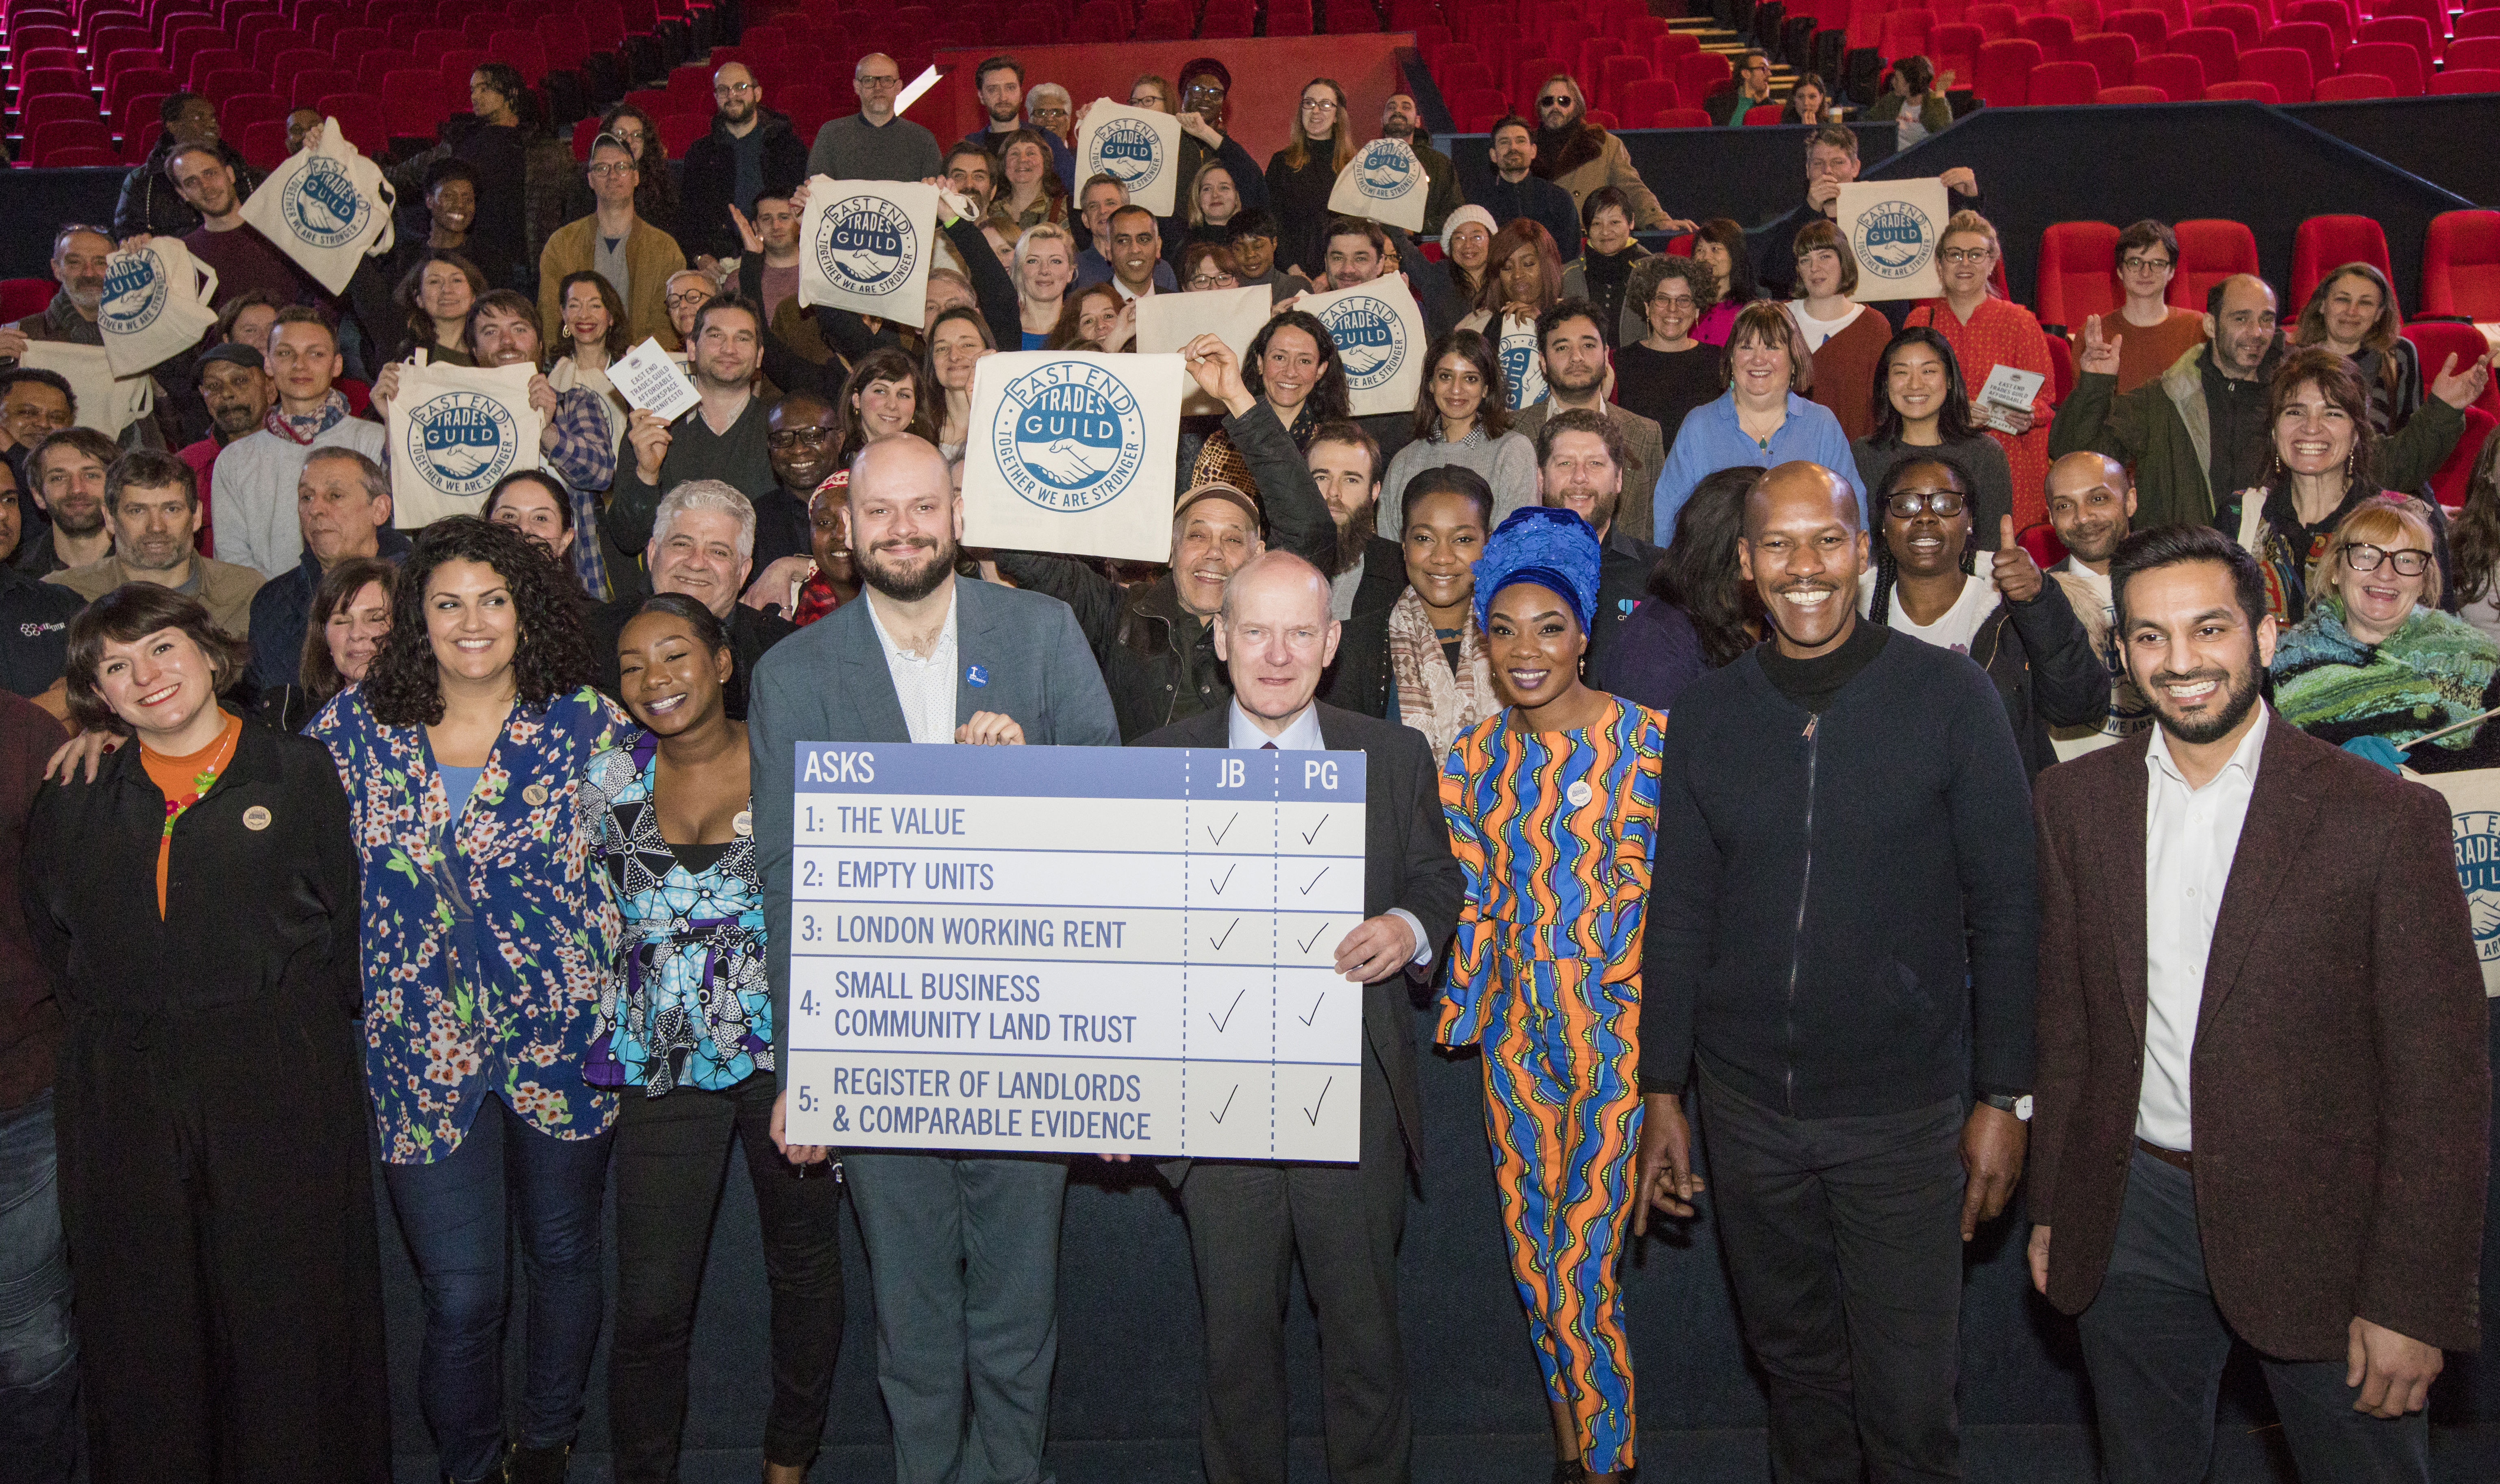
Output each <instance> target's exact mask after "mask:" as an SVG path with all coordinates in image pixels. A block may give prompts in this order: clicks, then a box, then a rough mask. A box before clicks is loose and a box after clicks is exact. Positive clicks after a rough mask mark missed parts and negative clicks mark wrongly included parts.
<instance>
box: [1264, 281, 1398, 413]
mask: <svg viewBox="0 0 2500 1484" xmlns="http://www.w3.org/2000/svg"><path fill="white" fill-rule="evenodd" d="M1294 307H1295V308H1298V309H1300V310H1302V311H1304V312H1305V313H1308V314H1310V315H1311V316H1312V317H1314V318H1316V319H1317V320H1318V321H1319V322H1320V323H1321V324H1323V325H1326V326H1327V327H1328V332H1329V339H1332V340H1334V341H1335V342H1336V354H1337V359H1338V360H1340V361H1343V362H1344V363H1345V384H1346V388H1347V390H1348V391H1350V392H1351V393H1352V394H1353V397H1352V402H1353V410H1354V415H1355V416H1357V417H1370V416H1372V415H1374V414H1375V413H1381V412H1412V411H1414V410H1415V398H1416V396H1417V395H1418V394H1419V393H1421V392H1422V391H1423V389H1424V352H1425V351H1426V350H1428V349H1430V348H1431V343H1432V337H1431V332H1430V331H1429V330H1427V329H1426V328H1425V327H1424V311H1423V310H1422V309H1421V308H1419V307H1417V306H1416V304H1415V295H1414V293H1413V292H1412V291H1411V290H1409V289H1408V288H1407V287H1406V279H1405V277H1404V275H1402V274H1381V275H1380V276H1379V277H1377V278H1374V279H1372V280H1371V281H1370V282H1369V283H1358V284H1356V285H1355V286H1354V287H1352V288H1350V289H1339V290H1337V291H1336V292H1335V293H1333V294H1314V295H1310V296H1307V297H1305V298H1304V299H1303V300H1302V301H1301V302H1300V303H1299V304H1297V305H1295V306H1294Z"/></svg>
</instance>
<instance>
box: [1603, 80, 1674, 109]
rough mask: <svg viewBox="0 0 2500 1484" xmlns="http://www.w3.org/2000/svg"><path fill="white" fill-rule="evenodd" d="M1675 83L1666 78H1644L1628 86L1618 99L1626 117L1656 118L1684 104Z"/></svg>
mask: <svg viewBox="0 0 2500 1484" xmlns="http://www.w3.org/2000/svg"><path fill="white" fill-rule="evenodd" d="M1683 101H1684V100H1683V99H1682V98H1681V97H1680V96H1679V95H1678V94H1677V93H1676V91H1675V84H1674V83H1673V82H1670V81H1667V80H1666V79H1664V78H1643V79H1641V80H1640V81H1637V82H1634V83H1632V84H1631V85H1629V86H1628V87H1626V88H1625V89H1624V91H1623V96H1622V97H1620V98H1619V99H1617V100H1616V102H1617V105H1618V106H1619V107H1620V108H1621V109H1622V110H1623V114H1624V116H1625V117H1626V118H1655V117H1657V116H1658V115H1659V114H1661V113H1664V112H1666V111H1667V110H1668V109H1672V108H1680V107H1682V106H1683Z"/></svg>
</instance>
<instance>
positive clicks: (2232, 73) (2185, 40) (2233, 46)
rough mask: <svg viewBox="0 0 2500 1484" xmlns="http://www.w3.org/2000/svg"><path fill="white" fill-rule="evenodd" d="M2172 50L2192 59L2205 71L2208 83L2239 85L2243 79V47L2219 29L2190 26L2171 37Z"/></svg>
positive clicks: (2172, 34) (2171, 34)
mask: <svg viewBox="0 0 2500 1484" xmlns="http://www.w3.org/2000/svg"><path fill="white" fill-rule="evenodd" d="M2170 50H2171V51H2172V52H2173V53H2175V54H2177V55H2179V56H2192V57H2194V58H2195V59H2196V61H2197V63H2198V64H2199V65H2200V66H2202V67H2203V68H2204V69H2205V81H2207V82H2208V83H2214V82H2236V81H2239V77H2240V62H2239V57H2240V44H2239V41H2238V39H2237V38H2235V37H2233V36H2232V35H2231V33H2230V32H2228V31H2225V30H2223V29H2222V28H2221V27H2220V26H2189V27H2188V28H2187V29H2186V30H2184V31H2173V32H2171V33H2170Z"/></svg>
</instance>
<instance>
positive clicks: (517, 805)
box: [305, 686, 632, 1165]
mask: <svg viewBox="0 0 2500 1484" xmlns="http://www.w3.org/2000/svg"><path fill="white" fill-rule="evenodd" d="M631 725H632V724H630V723H629V722H627V721H626V720H625V716H624V713H623V712H621V711H619V710H617V709H616V706H615V704H614V703H613V702H611V701H609V699H608V698H607V697H605V696H603V695H601V694H599V693H598V692H596V691H594V690H591V689H589V688H588V687H584V688H583V689H581V690H580V691H577V692H576V693H574V694H571V695H560V696H557V697H554V698H553V699H551V700H549V701H548V702H547V703H546V704H545V705H544V706H530V705H527V704H520V705H515V706H514V707H513V708H512V714H511V715H510V717H509V718H507V719H506V721H505V723H504V730H503V734H502V735H501V736H499V737H497V738H496V739H495V746H494V749H493V750H492V751H491V752H490V753H489V754H488V755H487V758H486V762H485V766H484V769H483V771H482V773H481V774H480V776H479V777H478V779H477V788H476V790H474V791H472V792H471V793H470V795H469V798H468V801H467V803H466V804H465V805H464V806H463V807H462V808H461V810H460V811H459V813H458V814H456V815H455V814H454V813H453V812H452V810H451V806H450V800H449V795H448V790H447V786H446V783H445V780H444V768H443V766H442V764H440V763H439V762H437V761H436V760H435V757H434V749H433V748H432V747H431V746H429V745H428V743H427V741H426V736H425V728H424V727H423V726H383V725H382V724H381V723H379V722H377V721H376V720H374V714H373V712H372V711H371V710H370V709H369V708H368V707H367V706H366V704H365V696H364V688H363V687H361V686H350V687H348V688H347V689H346V690H345V691H343V692H341V693H340V694H339V695H338V697H337V698H336V699H334V700H332V701H331V702H330V704H329V705H328V706H327V707H325V708H323V710H322V712H321V714H320V715H319V716H317V717H314V718H313V724H312V725H311V726H307V727H306V728H305V734H306V735H307V736H310V737H312V738H313V739H314V740H316V741H319V742H323V743H326V744H327V745H328V746H329V749H330V756H331V757H332V758H334V759H335V760H336V761H337V763H338V765H339V779H340V782H342V783H343V784H345V786H346V790H347V813H348V820H349V823H351V824H352V825H353V826H354V829H355V839H356V854H357V856H358V858H359V862H360V864H361V865H362V867H363V874H364V886H363V891H362V901H361V904H360V905H361V908H362V913H361V918H362V923H363V928H362V941H361V944H360V947H359V955H360V957H361V959H362V967H363V978H364V990H365V1083H366V1088H367V1090H368V1091H369V1092H370V1093H371V1094H372V1096H373V1100H374V1122H375V1126H376V1129H377V1131H378V1134H379V1136H380V1143H381V1150H382V1157H383V1158H384V1159H386V1160H388V1161H389V1162H391V1163H392V1164H395V1165H422V1164H431V1163H433V1162H434V1161H435V1160H438V1159H441V1158H444V1156H445V1155H448V1154H449V1153H450V1152H451V1151H452V1150H454V1149H456V1148H458V1147H459V1146H460V1140H461V1138H462V1137H463V1136H464V1135H465V1134H466V1133H467V1132H468V1130H469V1121H470V1119H472V1118H474V1117H476V1116H477V1110H478V1109H479V1108H480V1107H482V1106H483V1105H484V1101H485V1099H487V1098H489V1097H495V1096H500V1097H502V1098H503V1099H504V1101H505V1102H507V1103H509V1104H510V1105H511V1109H512V1111H513V1112H514V1113H518V1114H520V1115H521V1117H523V1118H525V1119H527V1120H528V1121H529V1122H530V1123H531V1125H532V1126H534V1127H536V1128H537V1129H539V1130H540V1131H541V1132H543V1133H546V1134H551V1135H553V1136H555V1137H556V1138H559V1139H589V1138H592V1137H595V1136H597V1135H599V1134H601V1133H604V1132H606V1130H607V1128H608V1126H609V1123H611V1122H613V1121H614V1120H615V1117H616V1095H615V1094H614V1093H612V1092H609V1091H608V1090H606V1089H605V1088H601V1087H597V1086H594V1085H592V1084H591V1083H590V1082H589V1081H586V1080H584V1078H583V1076H582V1070H583V1068H584V1066H585V1065H586V1064H587V1062H588V1060H589V1056H590V1049H591V1038H592V1033H593V1030H594V1028H595V1027H596V1024H597V1021H598V1010H599V1000H600V994H601V992H602V990H603V989H604V988H605V987H606V985H607V982H608V970H609V965H610V964H611V963H613V962H614V961H615V957H616V942H617V937H618V932H619V926H620V924H619V921H618V919H617V915H616V893H615V889H614V888H613V887H611V886H609V880H608V873H607V872H605V871H603V870H600V869H599V868H598V851H599V830H600V821H599V815H598V811H597V808H596V805H595V801H594V799H593V796H592V795H591V794H590V792H589V790H587V789H586V788H585V787H584V786H583V783H582V767H583V765H584V764H585V763H587V762H588V761H589V760H590V758H592V757H593V756H594V755H596V754H598V753H600V752H602V751H604V750H606V749H609V748H612V747H614V746H615V745H616V743H617V740H618V738H620V737H621V736H623V735H624V734H625V733H626V731H627V730H628V728H629V727H630V726H631Z"/></svg>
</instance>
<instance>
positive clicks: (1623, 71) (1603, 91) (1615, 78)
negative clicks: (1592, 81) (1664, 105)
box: [1597, 56, 1657, 113]
mask: <svg viewBox="0 0 2500 1484" xmlns="http://www.w3.org/2000/svg"><path fill="white" fill-rule="evenodd" d="M1646 81H1649V58H1648V57H1645V56H1610V57H1607V58H1606V59H1605V60H1604V61H1603V62H1601V63H1599V64H1598V67H1597V96H1598V97H1599V98H1600V99H1603V100H1604V101H1605V102H1606V103H1607V104H1608V105H1610V106H1611V105H1619V104H1621V103H1622V102H1623V100H1624V93H1625V91H1626V90H1627V89H1628V88H1629V87H1630V86H1631V85H1632V84H1633V83H1635V82H1646ZM1626 112H1630V113H1636V112H1637V111H1635V110H1630V109H1627V110H1626ZM1650 112H1652V113H1655V112H1657V111H1656V110H1655V109H1653V110H1651V111H1650Z"/></svg>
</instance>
